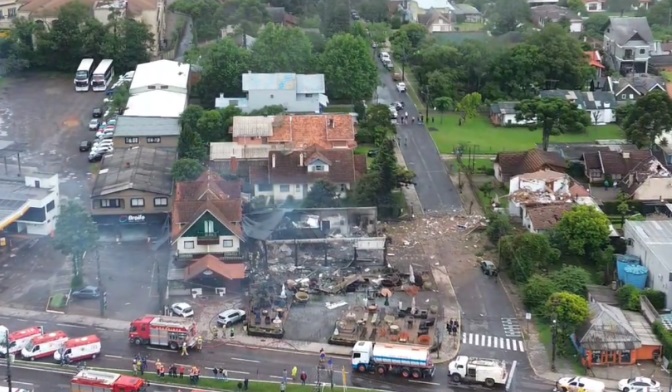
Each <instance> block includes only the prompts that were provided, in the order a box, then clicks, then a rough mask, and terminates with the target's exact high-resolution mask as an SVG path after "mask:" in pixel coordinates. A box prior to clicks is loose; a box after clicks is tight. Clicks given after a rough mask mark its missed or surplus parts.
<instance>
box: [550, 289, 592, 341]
mask: <svg viewBox="0 0 672 392" xmlns="http://www.w3.org/2000/svg"><path fill="white" fill-rule="evenodd" d="M546 314H547V315H549V317H551V318H552V319H553V320H556V321H557V322H558V324H559V326H560V328H561V329H562V333H563V335H565V336H567V335H569V334H571V332H573V331H574V329H576V327H578V326H580V325H581V324H583V323H584V322H586V321H587V320H588V317H590V308H589V306H588V301H586V300H585V299H584V298H583V297H581V296H579V295H576V294H572V293H568V292H566V291H560V292H556V293H553V294H552V295H551V297H550V298H549V299H548V301H546Z"/></svg>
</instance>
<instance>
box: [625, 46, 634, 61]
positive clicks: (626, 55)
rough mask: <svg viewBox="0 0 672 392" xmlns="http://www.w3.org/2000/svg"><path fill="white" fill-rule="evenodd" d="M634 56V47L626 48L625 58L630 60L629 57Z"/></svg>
mask: <svg viewBox="0 0 672 392" xmlns="http://www.w3.org/2000/svg"><path fill="white" fill-rule="evenodd" d="M632 57H633V53H632V49H626V50H625V57H624V58H625V59H626V60H628V59H632Z"/></svg>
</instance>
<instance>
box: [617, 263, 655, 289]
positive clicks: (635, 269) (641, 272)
mask: <svg viewBox="0 0 672 392" xmlns="http://www.w3.org/2000/svg"><path fill="white" fill-rule="evenodd" d="M623 270H624V271H625V275H624V276H623V279H622V280H623V283H625V284H630V285H633V286H635V287H637V288H638V289H640V290H643V289H644V287H646V279H647V278H648V276H649V269H648V268H646V267H644V266H643V265H627V266H625V268H623Z"/></svg>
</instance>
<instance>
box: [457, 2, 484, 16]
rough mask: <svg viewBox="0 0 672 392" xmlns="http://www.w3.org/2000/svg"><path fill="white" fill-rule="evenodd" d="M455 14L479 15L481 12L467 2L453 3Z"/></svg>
mask: <svg viewBox="0 0 672 392" xmlns="http://www.w3.org/2000/svg"><path fill="white" fill-rule="evenodd" d="M455 14H457V15H480V14H481V12H480V11H479V10H478V9H477V8H476V7H474V6H473V5H469V4H455Z"/></svg>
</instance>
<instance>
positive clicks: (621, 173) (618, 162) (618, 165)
mask: <svg viewBox="0 0 672 392" xmlns="http://www.w3.org/2000/svg"><path fill="white" fill-rule="evenodd" d="M652 156H653V154H652V153H651V151H650V150H623V151H601V150H597V151H591V152H585V153H583V158H582V161H583V166H584V168H585V170H584V174H585V176H586V178H588V181H589V182H591V183H594V184H602V183H603V182H604V181H605V180H607V179H608V180H611V181H617V182H620V181H621V180H622V179H623V178H625V177H626V176H627V175H628V173H629V172H630V170H632V169H633V168H634V167H636V166H637V165H638V164H639V163H640V162H642V161H644V160H646V159H649V158H650V157H652Z"/></svg>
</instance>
